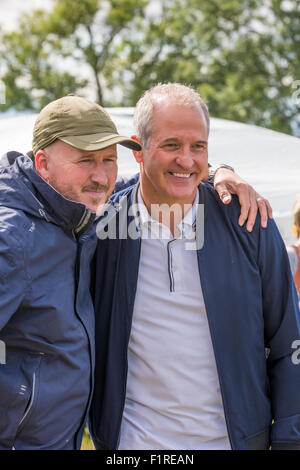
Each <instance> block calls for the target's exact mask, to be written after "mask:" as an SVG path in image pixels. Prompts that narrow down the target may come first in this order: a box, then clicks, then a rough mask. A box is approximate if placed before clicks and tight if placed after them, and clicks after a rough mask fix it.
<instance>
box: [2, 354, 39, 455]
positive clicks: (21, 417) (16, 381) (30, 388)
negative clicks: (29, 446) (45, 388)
mask: <svg viewBox="0 0 300 470" xmlns="http://www.w3.org/2000/svg"><path fill="white" fill-rule="evenodd" d="M41 359H42V355H41V354H35V353H28V352H24V351H9V350H8V351H7V357H6V364H5V365H3V366H2V367H1V368H0V444H1V446H0V447H1V448H7V449H10V448H12V446H13V443H14V440H15V437H16V434H17V433H18V432H19V431H20V430H21V429H22V428H23V427H24V425H25V424H26V422H27V420H28V419H29V416H30V415H31V413H32V411H33V409H34V407H35V403H36V399H37V391H38V377H39V367H40V362H41Z"/></svg>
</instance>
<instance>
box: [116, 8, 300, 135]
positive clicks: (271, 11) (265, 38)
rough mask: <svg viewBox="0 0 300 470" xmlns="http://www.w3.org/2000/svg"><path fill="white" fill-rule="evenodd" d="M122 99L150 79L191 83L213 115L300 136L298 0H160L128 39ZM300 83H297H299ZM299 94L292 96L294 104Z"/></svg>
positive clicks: (138, 91) (132, 98) (132, 95)
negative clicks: (155, 13) (139, 32)
mask: <svg viewBox="0 0 300 470" xmlns="http://www.w3.org/2000/svg"><path fill="white" fill-rule="evenodd" d="M126 47H127V49H128V50H129V54H128V57H127V58H126V59H125V60H124V64H123V66H124V70H125V66H126V62H127V63H130V64H132V67H131V74H132V77H131V88H130V89H127V95H126V96H127V102H128V104H131V105H133V104H134V103H135V102H136V100H137V98H138V97H139V96H140V94H141V92H142V91H143V90H146V89H147V88H149V86H151V85H153V84H154V83H156V82H166V81H180V82H182V83H187V84H191V85H193V86H194V87H196V88H197V89H198V91H199V92H200V93H201V95H202V96H203V98H204V99H206V101H207V102H208V104H209V109H210V112H211V114H212V115H213V116H216V117H221V118H225V119H234V120H238V121H243V122H248V123H253V124H257V125H261V126H265V127H269V128H272V129H276V130H279V131H282V132H287V133H292V132H293V133H294V134H296V135H299V136H300V118H299V99H298V100H295V99H293V98H292V95H293V93H294V92H295V89H293V87H292V85H293V84H295V82H296V81H297V80H300V60H299V54H300V3H299V0H269V1H264V2H261V0H230V1H226V2H225V1H224V0H209V1H208V0H207V1H201V2H199V1H198V0H166V1H164V2H163V4H162V10H161V15H160V16H159V17H153V19H152V20H151V21H149V22H147V23H146V22H144V38H143V41H135V40H134V39H131V38H129V39H128V40H127V44H126ZM299 83H300V82H299ZM297 101H298V103H297Z"/></svg>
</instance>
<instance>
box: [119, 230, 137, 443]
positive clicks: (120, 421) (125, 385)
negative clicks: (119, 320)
mask: <svg viewBox="0 0 300 470" xmlns="http://www.w3.org/2000/svg"><path fill="white" fill-rule="evenodd" d="M141 246H142V242H141V239H140V244H139V259H138V272H137V278H138V275H139V267H140V257H141ZM135 286H136V287H135V291H134V298H135V295H136V288H137V282H136V284H135ZM132 317H133V315H131V323H130V331H129V335H128V341H127V347H126V374H125V379H124V383H123V390H124V394H123V396H124V399H123V405H122V412H121V414H120V420H119V431H118V439H117V444H116V447H115V449H116V450H117V449H118V447H119V444H120V437H121V436H120V434H121V424H122V419H123V414H124V408H125V401H126V388H127V374H128V346H129V341H130V334H131V326H132Z"/></svg>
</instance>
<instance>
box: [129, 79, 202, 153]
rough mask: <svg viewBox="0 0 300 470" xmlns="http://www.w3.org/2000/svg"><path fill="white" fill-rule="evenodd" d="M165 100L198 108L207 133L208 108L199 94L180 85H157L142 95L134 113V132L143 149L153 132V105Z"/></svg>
mask: <svg viewBox="0 0 300 470" xmlns="http://www.w3.org/2000/svg"><path fill="white" fill-rule="evenodd" d="M165 99H169V100H170V101H171V102H172V103H174V104H178V105H181V106H186V107H189V108H193V107H196V106H199V107H200V108H201V109H202V111H203V113H204V116H205V120H206V125H207V134H208V133H209V127H210V120H209V112H208V107H207V105H206V103H205V102H204V101H203V99H202V98H201V96H200V95H199V93H198V92H197V91H196V90H195V89H194V88H192V87H190V86H186V85H183V84H181V83H164V84H162V83H159V84H157V85H155V86H154V87H152V88H150V89H149V90H147V91H146V92H145V93H144V94H143V95H142V97H141V98H140V99H139V101H138V102H137V104H136V107H135V111H134V116H133V126H134V132H135V134H136V136H137V138H138V139H139V140H140V142H141V144H142V145H143V146H144V147H146V148H147V146H148V143H149V138H150V137H151V135H152V132H153V128H152V116H153V110H154V107H155V104H156V103H158V102H160V101H162V100H165Z"/></svg>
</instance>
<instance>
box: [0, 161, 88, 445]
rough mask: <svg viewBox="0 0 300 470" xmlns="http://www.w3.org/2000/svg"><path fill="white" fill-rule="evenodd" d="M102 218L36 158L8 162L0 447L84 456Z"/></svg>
mask: <svg viewBox="0 0 300 470" xmlns="http://www.w3.org/2000/svg"><path fill="white" fill-rule="evenodd" d="M94 218H95V214H94V212H92V211H90V210H88V209H87V208H86V207H85V206H84V205H83V204H79V203H76V202H72V201H70V200H68V199H66V198H64V197H63V196H61V195H60V194H59V193H58V192H56V191H55V190H54V189H53V188H52V187H51V186H49V185H48V184H47V183H46V182H45V181H44V180H42V178H40V176H39V175H38V174H37V173H36V172H35V170H34V169H33V167H32V162H31V160H30V159H29V158H28V157H25V156H17V155H16V153H13V152H10V153H8V154H7V155H6V156H4V157H2V159H1V162H0V278H1V282H0V341H1V348H2V349H1V351H2V356H1V357H2V361H1V362H2V363H1V364H0V449H11V448H12V447H15V448H16V449H56V450H57V449H76V448H77V449H78V448H80V442H81V437H82V432H83V426H84V423H85V421H86V415H87V411H88V406H89V403H90V400H91V392H92V386H93V371H94V361H95V353H94V310H93V305H92V299H91V296H90V294H89V282H90V260H91V257H92V255H93V253H94V250H95V242H96V240H95V236H91V229H92V227H93V221H94ZM92 233H94V231H93V232H92ZM4 353H5V354H4Z"/></svg>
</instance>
